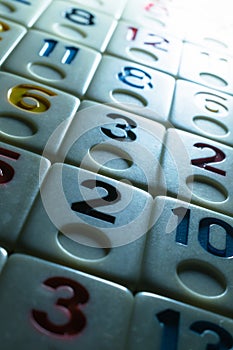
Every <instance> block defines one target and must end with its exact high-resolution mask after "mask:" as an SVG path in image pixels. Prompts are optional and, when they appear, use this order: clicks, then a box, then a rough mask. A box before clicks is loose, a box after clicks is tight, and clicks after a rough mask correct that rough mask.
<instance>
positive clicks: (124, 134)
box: [101, 113, 137, 142]
mask: <svg viewBox="0 0 233 350" xmlns="http://www.w3.org/2000/svg"><path fill="white" fill-rule="evenodd" d="M107 117H109V118H111V119H118V118H120V119H123V120H124V121H125V123H124V124H120V123H117V124H115V125H114V128H117V129H118V130H116V131H117V133H115V134H114V131H112V130H110V129H107V128H105V127H101V131H102V132H103V133H104V134H105V135H106V136H108V137H110V138H112V139H114V140H117V141H124V142H125V141H126V142H132V141H135V140H136V138H137V136H136V134H135V133H134V131H132V130H133V129H135V128H137V124H136V123H135V122H134V121H133V120H132V119H130V118H128V117H126V116H124V115H121V114H117V113H109V114H107ZM119 132H120V134H119Z"/></svg>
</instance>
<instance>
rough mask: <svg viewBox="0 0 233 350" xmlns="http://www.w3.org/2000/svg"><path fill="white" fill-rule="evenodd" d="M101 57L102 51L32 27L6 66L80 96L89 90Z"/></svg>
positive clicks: (5, 68)
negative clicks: (99, 51)
mask: <svg viewBox="0 0 233 350" xmlns="http://www.w3.org/2000/svg"><path fill="white" fill-rule="evenodd" d="M29 47H30V50H28V48H29ZM100 57H101V55H100V53H98V52H96V51H94V50H91V49H88V48H86V47H84V46H80V45H77V44H74V43H73V42H71V41H68V40H62V39H60V38H59V37H57V36H54V35H52V34H49V33H45V32H44V33H43V32H40V31H36V30H30V31H29V32H28V33H27V34H26V35H25V37H24V38H23V39H22V40H21V42H20V43H19V45H18V46H17V47H16V48H15V50H14V52H13V53H12V54H11V55H10V56H9V57H8V59H7V60H6V61H5V62H4V65H3V69H4V70H6V71H9V72H11V73H14V74H19V75H22V76H24V77H26V78H28V79H33V80H36V81H39V82H41V83H44V84H46V85H49V86H52V87H53V88H56V89H60V90H63V91H66V92H68V93H70V94H73V95H75V96H78V97H79V96H81V95H83V94H84V93H85V92H86V89H87V87H88V85H89V82H90V80H91V79H92V76H93V74H94V72H95V70H96V67H97V65H98V63H99V61H100ZM16 62H17V64H16Z"/></svg>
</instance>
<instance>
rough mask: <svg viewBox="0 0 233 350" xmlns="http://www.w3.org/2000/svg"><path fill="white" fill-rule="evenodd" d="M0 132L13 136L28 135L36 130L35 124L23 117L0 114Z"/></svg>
mask: <svg viewBox="0 0 233 350" xmlns="http://www.w3.org/2000/svg"><path fill="white" fill-rule="evenodd" d="M0 132H2V133H4V134H6V135H9V136H15V137H22V138H23V137H29V136H32V135H34V134H36V132H37V128H36V126H35V125H34V124H33V123H32V122H30V121H28V120H26V119H23V118H17V117H12V116H10V115H9V116H8V115H0Z"/></svg>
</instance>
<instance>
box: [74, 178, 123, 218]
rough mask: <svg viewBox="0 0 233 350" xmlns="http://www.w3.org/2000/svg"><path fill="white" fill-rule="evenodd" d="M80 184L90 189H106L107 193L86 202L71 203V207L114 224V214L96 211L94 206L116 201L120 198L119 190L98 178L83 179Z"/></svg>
mask: <svg viewBox="0 0 233 350" xmlns="http://www.w3.org/2000/svg"><path fill="white" fill-rule="evenodd" d="M81 185H82V186H84V187H86V188H90V189H94V188H96V187H100V188H103V189H105V190H106V191H107V195H106V196H104V197H101V198H95V199H92V200H89V201H88V203H87V202H85V201H81V202H75V203H72V205H71V209H72V210H74V211H76V212H78V213H82V214H85V215H89V216H92V217H94V218H96V219H99V220H103V221H106V222H109V223H111V224H114V222H115V220H116V218H115V216H112V215H109V214H106V213H103V212H100V211H97V210H95V209H94V208H98V207H102V206H106V205H108V203H117V202H118V201H119V200H120V198H121V194H120V193H119V191H118V190H117V189H116V188H115V187H114V186H112V185H110V184H108V183H106V182H103V181H100V180H85V181H83V182H82V183H81Z"/></svg>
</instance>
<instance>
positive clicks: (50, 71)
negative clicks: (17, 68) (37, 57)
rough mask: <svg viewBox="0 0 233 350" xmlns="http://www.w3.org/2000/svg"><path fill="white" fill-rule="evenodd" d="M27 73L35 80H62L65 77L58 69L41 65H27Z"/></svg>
mask: <svg viewBox="0 0 233 350" xmlns="http://www.w3.org/2000/svg"><path fill="white" fill-rule="evenodd" d="M28 70H29V72H30V73H31V74H32V75H34V76H36V77H37V78H40V79H41V78H42V79H45V80H48V81H49V80H62V79H64V78H65V75H64V73H63V72H62V71H60V70H59V69H57V68H55V67H53V66H50V65H47V64H42V63H37V62H35V63H31V64H29V65H28Z"/></svg>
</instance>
